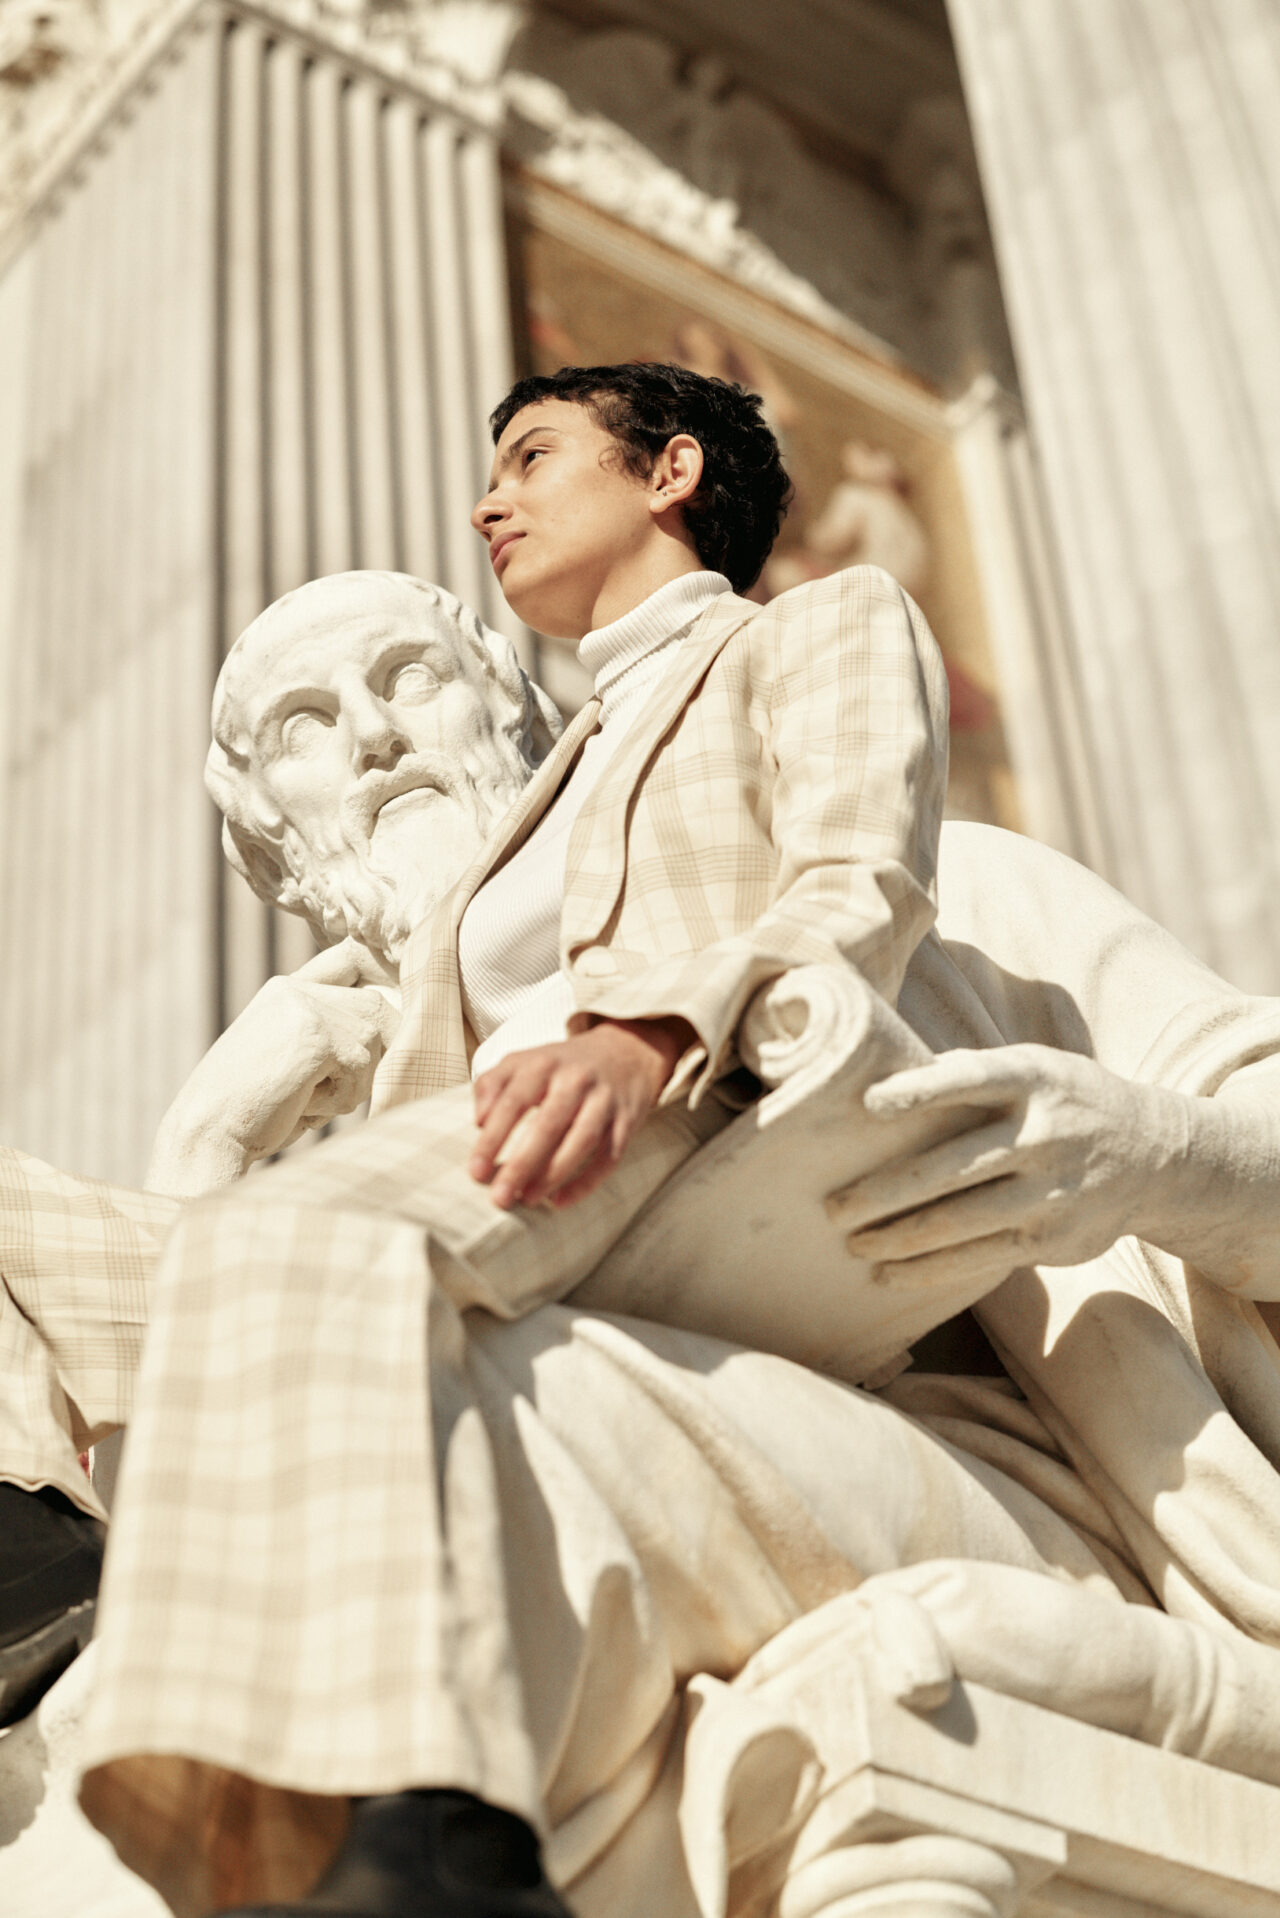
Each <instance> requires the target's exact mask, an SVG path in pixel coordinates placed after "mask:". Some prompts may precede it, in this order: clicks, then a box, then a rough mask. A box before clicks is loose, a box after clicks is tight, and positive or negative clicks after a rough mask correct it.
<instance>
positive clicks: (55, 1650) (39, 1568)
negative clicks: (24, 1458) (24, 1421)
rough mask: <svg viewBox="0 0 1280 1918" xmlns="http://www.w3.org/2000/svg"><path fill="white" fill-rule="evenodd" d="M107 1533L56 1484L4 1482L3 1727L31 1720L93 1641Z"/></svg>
mask: <svg viewBox="0 0 1280 1918" xmlns="http://www.w3.org/2000/svg"><path fill="white" fill-rule="evenodd" d="M103 1538H104V1528H103V1526H102V1525H100V1524H99V1522H98V1520H97V1519H96V1518H90V1517H89V1515H88V1513H87V1512H82V1511H80V1510H79V1508H78V1507H77V1506H75V1505H73V1504H72V1503H71V1500H70V1499H69V1498H67V1497H65V1496H64V1494H63V1493H61V1492H55V1491H54V1490H53V1488H52V1486H45V1487H44V1488H43V1489H42V1490H41V1491H39V1492H27V1491H24V1490H23V1488H22V1487H21V1486H20V1485H0V1726H4V1725H12V1724H15V1723H16V1722H17V1720H18V1719H19V1718H25V1717H26V1715H27V1713H28V1712H29V1711H31V1710H32V1708H33V1707H34V1706H35V1705H37V1704H38V1703H39V1702H40V1700H41V1699H42V1698H43V1697H44V1694H45V1693H46V1692H47V1691H48V1689H49V1687H50V1685H52V1683H53V1681H54V1679H55V1678H59V1677H61V1675H62V1673H63V1672H64V1671H65V1670H66V1669H67V1666H68V1665H69V1664H70V1663H71V1661H72V1659H73V1658H74V1657H75V1656H76V1654H77V1652H80V1651H83V1649H84V1647H85V1646H86V1645H87V1644H88V1642H89V1635H90V1633H91V1632H92V1630H93V1610H94V1605H95V1604H96V1602H97V1597H98V1579H99V1577H100V1576H101V1572H102V1547H103Z"/></svg>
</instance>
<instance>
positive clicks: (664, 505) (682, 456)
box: [649, 433, 703, 515]
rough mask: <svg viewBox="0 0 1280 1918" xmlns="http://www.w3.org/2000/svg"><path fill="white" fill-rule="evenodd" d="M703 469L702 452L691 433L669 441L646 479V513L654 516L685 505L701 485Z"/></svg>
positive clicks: (681, 434)
mask: <svg viewBox="0 0 1280 1918" xmlns="http://www.w3.org/2000/svg"><path fill="white" fill-rule="evenodd" d="M702 468H703V458H702V448H701V446H699V444H698V442H697V440H696V439H694V437H693V434H692V433H677V434H676V435H675V437H674V439H669V440H668V441H667V443H666V445H665V446H664V447H663V449H662V451H661V452H660V453H659V455H658V457H657V459H656V460H655V461H654V464H653V472H652V474H651V475H650V478H649V511H650V512H651V513H653V514H655V515H656V514H658V513H667V512H670V510H671V508H672V507H673V506H684V505H687V503H688V502H689V501H690V500H691V499H692V498H693V496H694V494H695V493H696V492H697V490H698V488H699V486H700V485H701V484H702Z"/></svg>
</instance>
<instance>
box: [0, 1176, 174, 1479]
mask: <svg viewBox="0 0 1280 1918" xmlns="http://www.w3.org/2000/svg"><path fill="white" fill-rule="evenodd" d="M179 1210H180V1207H179V1204H178V1202H177V1201H176V1200H173V1199H163V1198H160V1197H158V1196H157V1195H155V1194H154V1193H146V1192H131V1191H129V1190H127V1189H126V1188H123V1187H118V1186H111V1185H106V1184H104V1183H102V1182H101V1181H98V1180H93V1179H76V1178H72V1177H71V1176H69V1175H68V1174H67V1173H63V1172H58V1171H55V1169H54V1168H53V1167H52V1166H49V1165H46V1164H44V1163H43V1161H42V1160H39V1159H33V1158H30V1157H29V1156H28V1155H27V1154H25V1153H22V1152H16V1151H14V1150H12V1149H11V1148H7V1147H6V1148H0V1480H4V1481H7V1482H9V1483H12V1484H15V1485H22V1486H26V1487H27V1488H28V1489H35V1488H36V1487H38V1486H41V1485H53V1486H56V1487H57V1489H58V1490H59V1491H61V1492H64V1493H65V1494H66V1495H67V1497H68V1498H70V1499H72V1500H73V1501H74V1502H75V1503H76V1504H77V1505H79V1506H80V1507H81V1508H82V1509H83V1510H84V1511H87V1512H92V1513H94V1514H95V1515H96V1516H98V1517H102V1516H104V1514H103V1512H102V1510H101V1507H100V1505H99V1503H98V1500H97V1498H96V1497H95V1495H94V1493H93V1491H92V1488H91V1487H90V1485H89V1481H88V1479H87V1478H86V1477H85V1475H84V1473H83V1472H82V1471H81V1469H80V1466H79V1462H78V1457H77V1455H78V1454H79V1453H80V1452H82V1451H84V1450H85V1449H86V1447H88V1446H89V1445H92V1444H94V1443H96V1442H97V1441H98V1440H99V1439H101V1438H103V1437H105V1436H106V1434H107V1433H109V1432H111V1431H114V1430H116V1429H117V1428H118V1427H119V1426H121V1425H122V1424H123V1423H124V1422H125V1420H126V1419H127V1417H128V1413H129V1408H130V1404H131V1401H132V1394H133V1386H134V1379H135V1375H136V1372H137V1367H138V1357H139V1352H140V1349H141V1343H142V1334H143V1329H144V1327H145V1324H146V1318H147V1305H148V1295H149V1289H150V1279H151V1275H152V1273H153V1271H154V1268H155V1265H156V1262H157V1260H158V1257H159V1252H160V1246H161V1244H162V1241H163V1238H164V1234H165V1232H166V1231H167V1230H168V1227H169V1226H170V1224H171V1223H172V1221H173V1219H174V1218H175V1217H176V1216H177V1213H178V1211H179Z"/></svg>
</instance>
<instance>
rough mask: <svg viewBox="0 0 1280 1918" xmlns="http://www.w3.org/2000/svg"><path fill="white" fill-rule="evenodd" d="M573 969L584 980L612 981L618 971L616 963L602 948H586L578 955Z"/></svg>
mask: <svg viewBox="0 0 1280 1918" xmlns="http://www.w3.org/2000/svg"><path fill="white" fill-rule="evenodd" d="M573 967H574V971H575V972H580V973H581V974H582V976H583V978H584V979H612V977H613V975H614V974H615V973H616V972H617V970H618V962H617V960H616V959H615V958H614V956H613V954H612V953H611V952H606V951H605V949H604V947H603V946H588V947H587V948H586V950H585V951H584V952H580V953H579V954H578V956H577V958H576V959H575V960H574V962H573Z"/></svg>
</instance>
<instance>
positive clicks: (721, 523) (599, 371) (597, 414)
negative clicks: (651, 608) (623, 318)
mask: <svg viewBox="0 0 1280 1918" xmlns="http://www.w3.org/2000/svg"><path fill="white" fill-rule="evenodd" d="M539 400H571V401H573V402H574V403H575V404H577V405H579V406H585V407H586V409H587V411H588V412H589V413H590V414H591V416H592V418H593V419H594V420H595V421H596V422H597V424H598V425H600V426H602V427H603V428H604V430H605V432H606V433H609V434H611V435H612V437H613V438H614V440H615V441H616V442H617V445H618V449H619V454H620V457H621V464H622V470H623V471H624V472H626V473H631V474H633V475H634V476H635V478H637V479H648V477H649V475H650V474H651V473H652V471H653V467H654V462H655V461H656V459H657V458H658V455H659V454H660V453H661V452H662V449H663V447H664V446H665V445H666V444H667V441H668V440H670V439H673V438H674V437H675V435H676V434H677V433H688V434H691V435H692V437H693V438H694V439H696V440H697V442H698V444H699V446H701V448H702V457H703V461H704V465H703V472H702V479H701V481H700V482H699V485H698V490H697V492H696V493H695V494H694V495H693V498H692V499H691V500H689V501H687V502H686V504H685V507H684V516H685V524H686V525H687V526H688V529H689V533H690V535H691V537H692V539H693V543H694V546H695V547H696V549H697V553H698V558H699V559H700V560H701V561H702V563H703V565H704V566H707V567H710V568H712V569H713V570H714V571H716V572H720V573H724V574H726V575H727V577H728V580H729V583H730V585H731V586H732V587H733V589H734V591H735V592H738V593H745V592H746V591H747V589H748V587H750V586H754V585H755V583H756V581H757V580H758V579H759V577H760V569H761V567H762V566H763V565H764V563H765V561H766V559H768V557H769V551H770V548H771V547H772V545H773V542H774V540H775V539H777V537H778V528H779V527H780V526H781V524H782V516H783V514H784V513H785V512H786V510H787V507H788V506H789V505H790V503H791V482H790V480H789V479H788V478H787V474H786V470H785V468H784V467H783V464H782V455H781V453H780V452H779V450H778V442H777V440H776V439H775V438H774V437H773V434H772V433H771V432H770V430H769V428H768V427H767V426H766V425H765V422H764V416H763V414H762V412H761V407H760V396H759V394H758V393H748V392H747V391H746V389H745V387H741V386H737V385H732V384H730V382H729V381H728V380H717V379H712V378H711V377H709V376H708V375H707V374H705V373H691V372H690V371H689V369H688V368H687V367H685V366H667V365H661V364H658V365H651V364H647V363H641V362H632V363H628V364H627V365H624V366H562V367H561V369H560V371H559V372H558V373H535V374H531V375H530V376H529V378H527V379H523V380H517V381H516V384H515V385H514V386H513V387H512V389H511V391H510V392H509V393H508V394H507V396H506V398H505V399H504V400H503V401H502V402H501V404H500V405H498V406H497V407H495V408H494V411H493V413H492V414H491V415H490V418H489V425H490V427H491V428H492V430H493V443H494V445H495V446H496V445H497V443H498V441H499V440H500V439H501V438H502V435H503V434H504V433H505V432H506V430H507V427H508V426H509V425H510V424H511V422H512V420H513V419H514V418H515V416H516V414H517V413H518V412H519V411H520V410H521V408H522V407H525V406H533V405H536V404H537V402H538V401H539Z"/></svg>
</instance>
